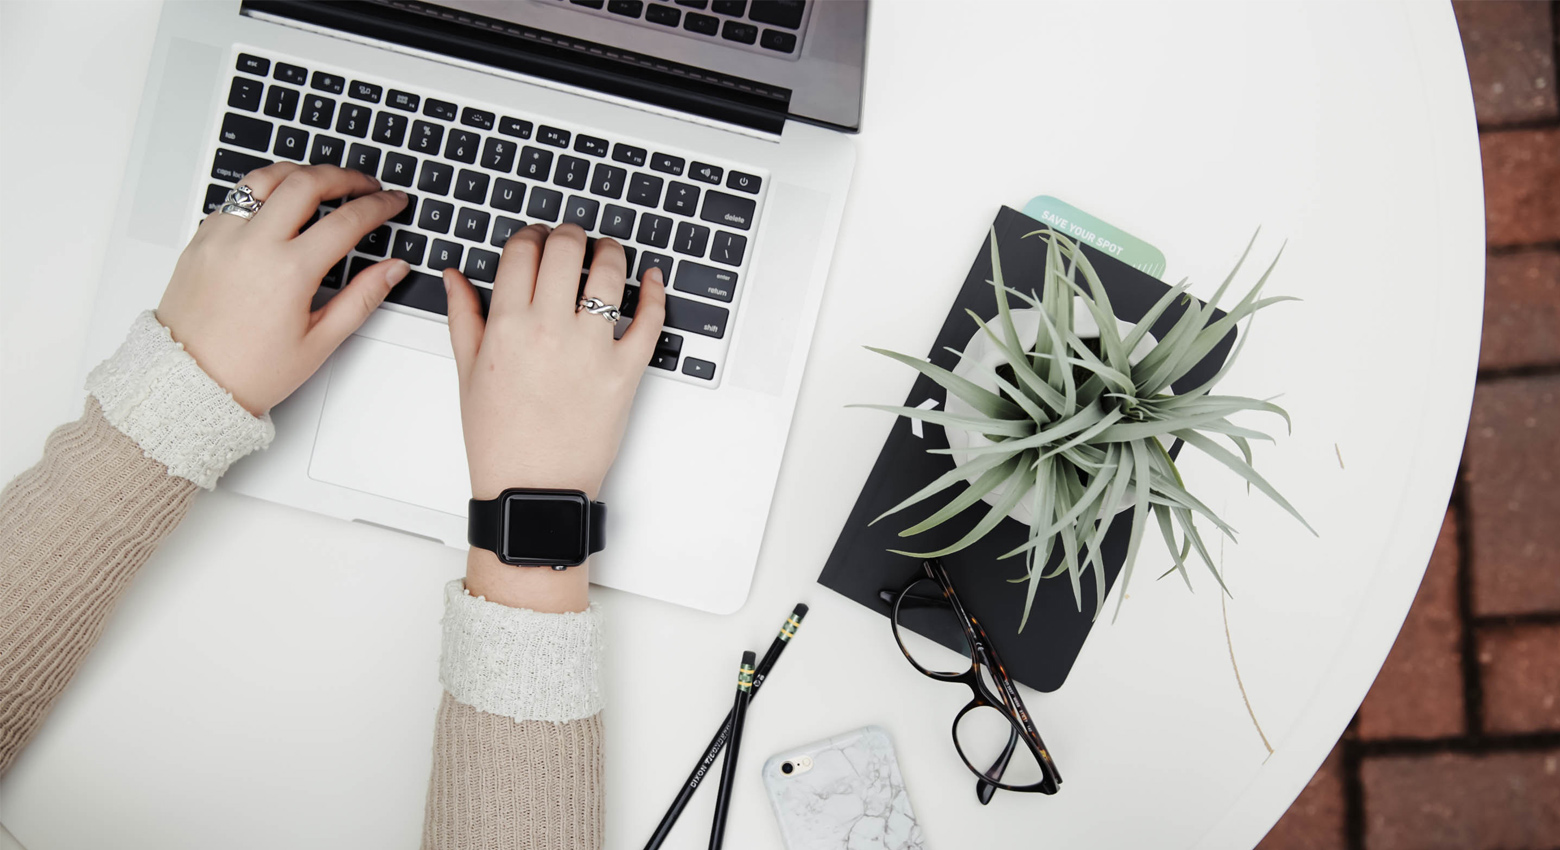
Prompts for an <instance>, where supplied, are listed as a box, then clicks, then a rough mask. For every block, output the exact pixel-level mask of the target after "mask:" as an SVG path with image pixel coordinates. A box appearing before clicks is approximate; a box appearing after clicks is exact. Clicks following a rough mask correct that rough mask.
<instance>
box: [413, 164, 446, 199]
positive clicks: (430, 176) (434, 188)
mask: <svg viewBox="0 0 1560 850" xmlns="http://www.w3.org/2000/svg"><path fill="white" fill-rule="evenodd" d="M454 177H455V167H454V166H452V165H449V164H448V163H443V162H434V161H433V160H431V159H425V160H423V164H422V174H421V175H420V176H419V177H418V178H417V188H418V189H419V190H420V191H423V192H432V193H433V194H435V195H448V194H449V193H450V182H451V180H452V179H453V178H454Z"/></svg>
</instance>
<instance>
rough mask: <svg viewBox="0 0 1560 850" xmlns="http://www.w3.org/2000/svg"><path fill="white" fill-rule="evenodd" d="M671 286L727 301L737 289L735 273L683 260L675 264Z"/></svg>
mask: <svg viewBox="0 0 1560 850" xmlns="http://www.w3.org/2000/svg"><path fill="white" fill-rule="evenodd" d="M672 288H673V289H677V290H680V291H682V292H688V293H692V294H694V295H699V296H702V297H704V298H713V299H715V300H716V301H725V302H728V303H729V302H730V301H731V298H732V296H733V295H735V294H736V291H737V273H736V272H734V271H727V270H726V269H718V268H715V267H714V266H706V265H704V264H702V263H695V262H690V261H688V260H684V261H682V262H681V263H679V264H678V266H677V280H676V282H675V283H673V285H672Z"/></svg>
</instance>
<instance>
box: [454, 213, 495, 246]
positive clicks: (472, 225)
mask: <svg viewBox="0 0 1560 850" xmlns="http://www.w3.org/2000/svg"><path fill="white" fill-rule="evenodd" d="M492 219H493V216H492V215H491V214H489V213H485V212H483V211H481V210H474V209H472V208H471V207H461V208H460V212H459V213H457V214H456V216H455V235H456V236H459V237H460V238H462V239H470V240H471V241H473V242H481V241H483V240H484V239H487V231H488V222H489V221H491V220H492Z"/></svg>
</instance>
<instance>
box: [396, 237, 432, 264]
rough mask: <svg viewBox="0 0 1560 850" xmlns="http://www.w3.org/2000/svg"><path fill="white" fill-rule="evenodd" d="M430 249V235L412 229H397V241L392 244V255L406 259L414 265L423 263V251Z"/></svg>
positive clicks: (399, 258)
mask: <svg viewBox="0 0 1560 850" xmlns="http://www.w3.org/2000/svg"><path fill="white" fill-rule="evenodd" d="M427 250H428V237H426V236H424V235H422V234H421V233H415V232H413V231H410V230H397V231H396V232H395V242H394V243H392V244H391V246H390V256H392V257H395V258H396V259H397V260H405V261H407V262H408V263H411V264H412V265H414V266H420V265H422V261H423V253H424V252H426V251H427Z"/></svg>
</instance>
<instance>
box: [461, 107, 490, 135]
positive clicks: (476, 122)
mask: <svg viewBox="0 0 1560 850" xmlns="http://www.w3.org/2000/svg"><path fill="white" fill-rule="evenodd" d="M496 120H498V116H497V115H494V114H493V113H491V112H484V111H483V110H481V109H472V108H471V107H469V106H468V107H466V108H465V109H462V110H461V111H460V123H462V124H465V125H466V126H467V127H476V128H477V129H478V130H491V129H493V122H494V121H496Z"/></svg>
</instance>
